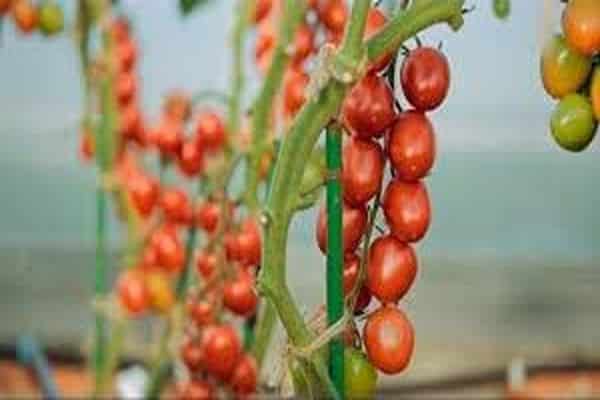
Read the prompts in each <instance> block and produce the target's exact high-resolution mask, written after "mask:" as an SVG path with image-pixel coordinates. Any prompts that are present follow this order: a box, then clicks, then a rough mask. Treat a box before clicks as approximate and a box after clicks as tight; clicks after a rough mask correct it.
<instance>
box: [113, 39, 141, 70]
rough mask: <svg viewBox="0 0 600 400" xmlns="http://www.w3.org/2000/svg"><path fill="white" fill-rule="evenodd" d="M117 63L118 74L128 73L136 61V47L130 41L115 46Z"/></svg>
mask: <svg viewBox="0 0 600 400" xmlns="http://www.w3.org/2000/svg"><path fill="white" fill-rule="evenodd" d="M116 54H117V62H118V66H119V71H120V72H129V71H131V70H132V69H133V67H134V66H135V62H136V61H137V47H136V45H135V42H134V41H133V40H132V39H128V40H125V41H123V42H121V43H118V44H117V48H116Z"/></svg>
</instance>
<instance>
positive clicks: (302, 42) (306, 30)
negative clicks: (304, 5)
mask: <svg viewBox="0 0 600 400" xmlns="http://www.w3.org/2000/svg"><path fill="white" fill-rule="evenodd" d="M314 41H315V34H314V32H313V31H312V29H311V28H310V26H309V25H308V24H305V23H303V24H301V25H300V26H299V27H298V30H297V31H296V35H295V36H294V54H293V55H292V62H294V63H296V64H299V63H302V62H303V61H304V60H306V58H307V57H308V56H309V55H310V54H311V53H312V52H313V50H314Z"/></svg>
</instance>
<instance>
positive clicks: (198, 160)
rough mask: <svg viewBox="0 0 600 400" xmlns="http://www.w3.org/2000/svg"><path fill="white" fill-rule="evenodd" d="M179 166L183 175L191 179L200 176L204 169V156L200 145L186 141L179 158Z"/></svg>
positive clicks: (192, 141)
mask: <svg viewBox="0 0 600 400" xmlns="http://www.w3.org/2000/svg"><path fill="white" fill-rule="evenodd" d="M177 165H178V166H179V169H180V170H181V172H183V174H184V175H185V176H187V177H189V178H192V177H195V176H196V175H198V174H199V173H200V172H201V171H202V169H203V167H204V155H203V154H202V150H201V149H200V146H198V143H196V142H195V141H194V140H186V141H185V142H184V143H183V145H182V146H181V149H180V150H179V154H178V157H177Z"/></svg>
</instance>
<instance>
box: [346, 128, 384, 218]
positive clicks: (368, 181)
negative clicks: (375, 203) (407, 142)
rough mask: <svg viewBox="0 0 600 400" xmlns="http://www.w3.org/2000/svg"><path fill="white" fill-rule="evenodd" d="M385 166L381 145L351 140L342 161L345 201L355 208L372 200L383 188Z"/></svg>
mask: <svg viewBox="0 0 600 400" xmlns="http://www.w3.org/2000/svg"><path fill="white" fill-rule="evenodd" d="M384 164H385V160H384V158H383V151H382V150H381V146H379V144H377V143H375V142H373V141H370V140H359V139H357V138H351V139H350V140H349V141H348V142H347V144H346V145H345V146H344V153H343V159H342V165H343V169H342V186H343V188H344V200H345V201H346V202H348V204H350V205H353V206H361V205H363V204H366V203H367V202H368V201H369V200H371V199H372V198H373V196H375V195H376V194H377V192H379V189H380V188H381V180H382V178H383V166H384Z"/></svg>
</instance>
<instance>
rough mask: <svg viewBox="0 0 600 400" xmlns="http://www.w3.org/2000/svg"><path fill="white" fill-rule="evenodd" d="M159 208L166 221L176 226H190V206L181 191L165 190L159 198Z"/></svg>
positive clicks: (186, 197)
mask: <svg viewBox="0 0 600 400" xmlns="http://www.w3.org/2000/svg"><path fill="white" fill-rule="evenodd" d="M160 208H161V209H162V211H163V213H164V215H165V218H166V219H167V221H169V222H172V223H176V224H190V223H191V221H192V206H191V204H190V201H189V199H188V196H187V194H186V193H185V192H184V191H183V190H181V189H175V188H172V189H166V190H164V191H163V193H162V195H161V197H160Z"/></svg>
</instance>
